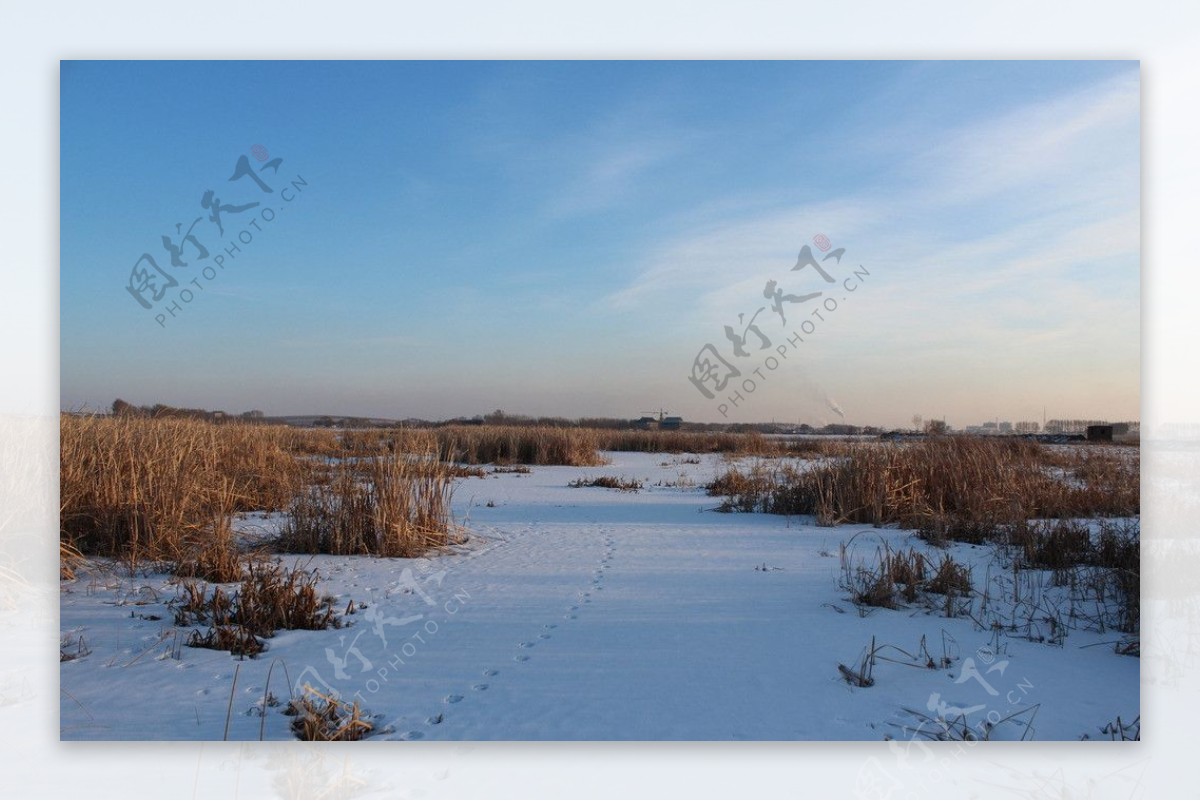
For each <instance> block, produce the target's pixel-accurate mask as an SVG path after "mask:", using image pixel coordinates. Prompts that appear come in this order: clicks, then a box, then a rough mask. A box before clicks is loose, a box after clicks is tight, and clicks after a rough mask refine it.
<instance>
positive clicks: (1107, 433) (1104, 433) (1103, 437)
mask: <svg viewBox="0 0 1200 801" xmlns="http://www.w3.org/2000/svg"><path fill="white" fill-rule="evenodd" d="M1087 438H1088V442H1112V438H1113V427H1112V426H1110V425H1096V426H1088V427H1087Z"/></svg>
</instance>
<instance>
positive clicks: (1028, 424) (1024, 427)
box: [1013, 420, 1041, 434]
mask: <svg viewBox="0 0 1200 801" xmlns="http://www.w3.org/2000/svg"><path fill="white" fill-rule="evenodd" d="M1040 430H1041V425H1039V424H1038V423H1037V422H1035V421H1033V420H1026V421H1024V422H1020V423H1017V424H1016V425H1015V426H1013V431H1015V432H1016V433H1018V434H1036V433H1037V432H1038V431H1040Z"/></svg>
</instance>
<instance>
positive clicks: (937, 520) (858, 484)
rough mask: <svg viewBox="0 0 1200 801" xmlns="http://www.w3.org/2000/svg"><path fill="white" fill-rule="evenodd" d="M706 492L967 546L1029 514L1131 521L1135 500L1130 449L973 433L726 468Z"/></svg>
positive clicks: (732, 504) (766, 508)
mask: <svg viewBox="0 0 1200 801" xmlns="http://www.w3.org/2000/svg"><path fill="white" fill-rule="evenodd" d="M709 492H710V494H713V495H724V496H725V497H726V499H727V500H726V507H727V508H729V509H736V510H741V511H762V512H770V513H775V514H807V515H814V516H815V517H816V519H817V522H818V523H821V524H825V525H833V524H836V523H842V522H855V523H870V524H873V525H884V524H887V523H898V524H900V525H902V526H905V527H908V528H918V529H921V530H922V531H923V532H924V533H926V535H927V536H928V537H929V538H930V539H959V540H967V541H982V540H983V539H984V538H986V537H987V536H988V535H989V534H990V533H993V532H995V531H997V530H998V529H999V528H1000V527H1002V526H1006V525H1012V524H1015V523H1017V522H1019V521H1024V520H1029V519H1033V518H1043V517H1044V518H1061V517H1097V516H1099V517H1104V516H1128V515H1136V514H1137V513H1138V510H1139V504H1140V490H1139V481H1138V459H1137V455H1136V452H1131V451H1130V450H1129V449H1120V448H1102V449H1088V448H1084V449H1077V450H1074V451H1051V450H1049V449H1047V448H1045V447H1044V446H1042V445H1039V444H1037V443H1034V442H1028V441H1024V440H1009V439H1003V440H1002V439H990V438H979V437H931V438H929V439H926V440H922V441H919V442H914V443H902V444H884V443H879V444H868V445H859V446H854V447H853V448H851V449H850V450H849V452H848V455H846V456H844V457H841V458H834V459H830V460H827V461H825V462H824V463H822V464H818V465H814V466H812V467H811V468H810V469H806V470H791V469H786V470H785V469H773V470H761V469H760V470H759V471H758V472H755V471H754V470H753V469H752V470H750V471H743V470H739V469H738V468H736V467H735V468H731V469H730V470H729V471H727V472H726V473H725V474H724V475H722V476H719V477H718V478H717V480H716V481H715V482H713V484H711V485H710V487H709Z"/></svg>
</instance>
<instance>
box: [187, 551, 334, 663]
mask: <svg viewBox="0 0 1200 801" xmlns="http://www.w3.org/2000/svg"><path fill="white" fill-rule="evenodd" d="M319 578H320V577H319V575H318V574H317V572H316V571H315V570H305V569H302V568H300V567H299V566H296V567H293V568H291V569H288V568H286V567H284V566H283V565H282V564H280V563H278V562H267V561H265V560H259V561H250V562H247V563H246V565H245V574H244V578H243V579H242V581H241V584H240V585H239V587H238V588H237V589H236V590H232V591H230V590H226V589H225V588H223V587H221V586H215V587H213V588H212V591H211V592H210V591H209V587H208V585H206V584H202V583H199V582H196V581H192V580H186V581H184V582H182V584H181V585H180V594H179V596H178V597H176V598H175V600H174V601H172V602H171V605H172V606H173V608H174V610H175V625H176V626H180V627H193V626H195V627H197V628H195V629H194V630H193V631H192V634H191V635H190V636H189V638H188V640H187V644H188V645H189V646H192V647H196V648H213V649H216V650H221V651H230V652H232V653H233V654H234V655H235V656H256V655H258V654H259V653H261V652H262V651H264V650H266V645H265V643H263V639H269V638H271V637H274V636H275V634H276V632H278V631H279V630H281V629H283V630H293V629H306V630H314V631H315V630H320V629H327V628H338V627H340V626H341V621H340V620H339V619H338V617H337V615H336V613H335V612H334V609H333V602H332V599H331V598H327V597H322V596H320V595H319V594H318V593H317V582H318V581H319ZM201 626H207V627H208V628H207V630H206V631H201V630H200V628H198V627H201Z"/></svg>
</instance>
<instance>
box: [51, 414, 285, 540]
mask: <svg viewBox="0 0 1200 801" xmlns="http://www.w3.org/2000/svg"><path fill="white" fill-rule="evenodd" d="M59 456H60V460H61V462H60V464H61V466H60V490H61V496H60V515H59V525H60V540H61V541H62V542H63V543H66V544H67V545H68V546H70V547H71V548H73V549H75V550H76V551H78V552H79V553H82V554H89V555H92V554H94V555H106V556H120V557H122V558H127V559H129V560H131V562H133V563H137V562H139V561H140V560H142V559H147V560H184V559H186V558H188V556H189V555H191V554H192V553H194V551H195V550H197V549H198V548H200V547H202V546H203V545H204V544H206V543H209V542H211V541H212V540H214V539H218V538H220V537H221V536H223V529H224V522H223V521H227V520H228V518H229V516H230V515H232V514H234V513H237V512H241V511H250V510H259V509H261V510H274V509H280V508H283V507H284V506H285V505H286V504H287V503H288V502H289V501H290V499H291V498H292V497H293V495H294V493H295V489H296V487H297V486H298V485H299V483H300V481H301V480H302V477H303V473H304V470H303V466H302V464H301V463H300V462H299V461H298V460H297V459H295V458H294V457H293V456H292V455H291V454H290V453H289V452H288V451H287V450H286V448H285V447H284V445H283V443H282V442H281V437H280V429H276V428H273V427H269V426H259V425H251V424H238V423H230V424H223V425H215V424H213V423H209V422H205V421H199V420H184V419H137V418H110V417H82V416H74V415H63V416H62V417H61V435H60V443H59Z"/></svg>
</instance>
